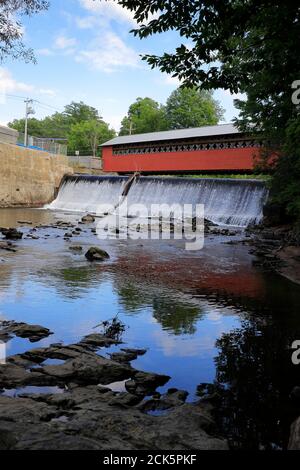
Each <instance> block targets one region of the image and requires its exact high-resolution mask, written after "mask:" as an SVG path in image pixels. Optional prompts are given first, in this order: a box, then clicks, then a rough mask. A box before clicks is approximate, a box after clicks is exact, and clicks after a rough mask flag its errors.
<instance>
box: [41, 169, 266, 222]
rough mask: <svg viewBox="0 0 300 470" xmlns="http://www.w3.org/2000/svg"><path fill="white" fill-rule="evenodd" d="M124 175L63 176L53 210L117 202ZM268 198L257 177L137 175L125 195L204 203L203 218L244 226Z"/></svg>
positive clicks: (133, 199)
mask: <svg viewBox="0 0 300 470" xmlns="http://www.w3.org/2000/svg"><path fill="white" fill-rule="evenodd" d="M127 181H128V179H127V178H126V177H120V176H119V177H118V176H71V177H67V178H66V179H65V180H64V182H63V184H62V186H61V188H60V191H59V194H58V196H57V199H56V200H55V201H53V203H52V204H50V205H49V206H48V207H49V208H50V209H53V210H64V211H76V212H94V213H96V212H97V207H98V206H99V205H100V204H113V205H116V204H118V201H119V198H120V196H121V195H122V192H123V191H124V188H125V184H126V182H127ZM267 197H268V190H267V188H266V186H265V183H264V182H262V181H258V180H246V179H229V178H224V179H221V178H168V177H141V178H140V179H138V180H137V181H135V182H134V183H133V184H132V186H131V188H130V191H129V194H128V205H129V206H130V204H144V205H146V206H147V207H148V208H150V205H151V204H169V205H172V204H182V205H183V204H197V203H198V204H204V211H205V217H206V218H207V219H209V220H211V221H212V222H215V223H217V224H220V225H231V226H238V227H247V226H248V225H249V224H250V223H258V222H259V221H260V220H261V218H262V210H263V205H264V203H265V202H266V199H267Z"/></svg>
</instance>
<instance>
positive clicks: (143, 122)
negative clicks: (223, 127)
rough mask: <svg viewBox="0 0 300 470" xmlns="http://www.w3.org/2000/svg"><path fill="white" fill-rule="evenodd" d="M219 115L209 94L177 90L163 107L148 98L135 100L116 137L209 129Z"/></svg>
mask: <svg viewBox="0 0 300 470" xmlns="http://www.w3.org/2000/svg"><path fill="white" fill-rule="evenodd" d="M222 114H223V110H222V108H221V107H220V106H219V104H218V102H217V101H215V100H214V99H213V97H212V93H211V92H209V91H199V90H197V89H196V88H178V89H177V90H175V91H174V92H173V93H171V95H170V97H169V98H168V100H167V103H166V105H165V106H163V105H161V104H159V103H157V102H156V101H154V100H152V99H151V98H137V100H136V101H135V102H134V103H133V104H132V105H131V106H130V107H129V110H128V114H127V116H125V117H124V119H123V120H122V123H121V130H120V135H128V134H130V133H131V134H143V133H146V132H157V131H165V130H170V129H184V128H188V127H198V126H205V125H213V124H217V123H218V121H219V119H220V118H221V117H222Z"/></svg>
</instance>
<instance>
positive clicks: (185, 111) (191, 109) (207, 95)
mask: <svg viewBox="0 0 300 470" xmlns="http://www.w3.org/2000/svg"><path fill="white" fill-rule="evenodd" d="M222 114H223V110H222V108H221V107H220V105H219V104H218V102H217V101H215V100H214V99H213V97H212V93H211V92H208V91H205V90H204V91H203V90H197V88H195V87H194V88H178V89H177V90H175V91H173V93H171V95H170V97H169V98H168V100H167V104H166V121H167V125H168V129H187V128H188V127H200V126H206V125H213V124H218V122H219V119H220V118H221V117H222Z"/></svg>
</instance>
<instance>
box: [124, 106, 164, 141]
mask: <svg viewBox="0 0 300 470" xmlns="http://www.w3.org/2000/svg"><path fill="white" fill-rule="evenodd" d="M165 129H166V122H165V115H164V108H163V106H162V105H160V104H159V103H157V102H156V101H154V100H152V99H151V98H137V100H136V101H135V102H134V103H133V104H132V105H131V106H130V107H129V110H128V114H127V116H125V117H124V118H123V120H122V122H121V130H120V135H128V134H130V133H131V134H143V133H145V132H155V131H163V130H165Z"/></svg>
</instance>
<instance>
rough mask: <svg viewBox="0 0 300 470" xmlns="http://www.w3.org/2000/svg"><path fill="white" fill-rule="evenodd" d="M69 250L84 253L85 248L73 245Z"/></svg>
mask: <svg viewBox="0 0 300 470" xmlns="http://www.w3.org/2000/svg"><path fill="white" fill-rule="evenodd" d="M69 250H71V251H82V250H83V248H82V246H80V245H72V246H69Z"/></svg>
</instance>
